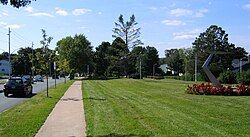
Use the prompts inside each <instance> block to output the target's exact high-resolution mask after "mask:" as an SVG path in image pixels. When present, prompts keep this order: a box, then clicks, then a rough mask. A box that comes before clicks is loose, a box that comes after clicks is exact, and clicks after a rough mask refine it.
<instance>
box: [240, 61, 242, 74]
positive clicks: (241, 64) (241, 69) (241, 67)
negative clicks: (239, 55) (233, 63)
mask: <svg viewBox="0 0 250 137" xmlns="http://www.w3.org/2000/svg"><path fill="white" fill-rule="evenodd" d="M241 72H242V59H240V73H241Z"/></svg>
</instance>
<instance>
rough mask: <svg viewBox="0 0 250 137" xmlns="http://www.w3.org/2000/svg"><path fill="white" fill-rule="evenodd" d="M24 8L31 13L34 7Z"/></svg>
mask: <svg viewBox="0 0 250 137" xmlns="http://www.w3.org/2000/svg"><path fill="white" fill-rule="evenodd" d="M24 10H25V11H27V12H29V13H32V12H33V11H34V9H33V8H32V7H27V8H25V9H24Z"/></svg>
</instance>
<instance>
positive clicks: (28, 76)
mask: <svg viewBox="0 0 250 137" xmlns="http://www.w3.org/2000/svg"><path fill="white" fill-rule="evenodd" d="M22 78H25V79H26V80H27V81H28V82H30V83H32V84H33V83H34V81H33V78H32V77H31V76H30V75H23V76H22Z"/></svg>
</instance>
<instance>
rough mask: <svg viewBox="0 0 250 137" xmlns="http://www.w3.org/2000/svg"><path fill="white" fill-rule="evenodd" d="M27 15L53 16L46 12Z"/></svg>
mask: <svg viewBox="0 0 250 137" xmlns="http://www.w3.org/2000/svg"><path fill="white" fill-rule="evenodd" d="M29 16H46V17H51V18H52V17H54V16H53V15H51V14H49V13H46V12H37V13H33V14H30V15H29Z"/></svg>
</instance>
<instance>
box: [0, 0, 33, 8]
mask: <svg viewBox="0 0 250 137" xmlns="http://www.w3.org/2000/svg"><path fill="white" fill-rule="evenodd" d="M33 1H36V0H33ZM0 3H1V4H3V5H7V4H8V3H10V5H12V6H13V7H15V8H20V7H25V6H27V5H29V4H30V3H31V0H0Z"/></svg>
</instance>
